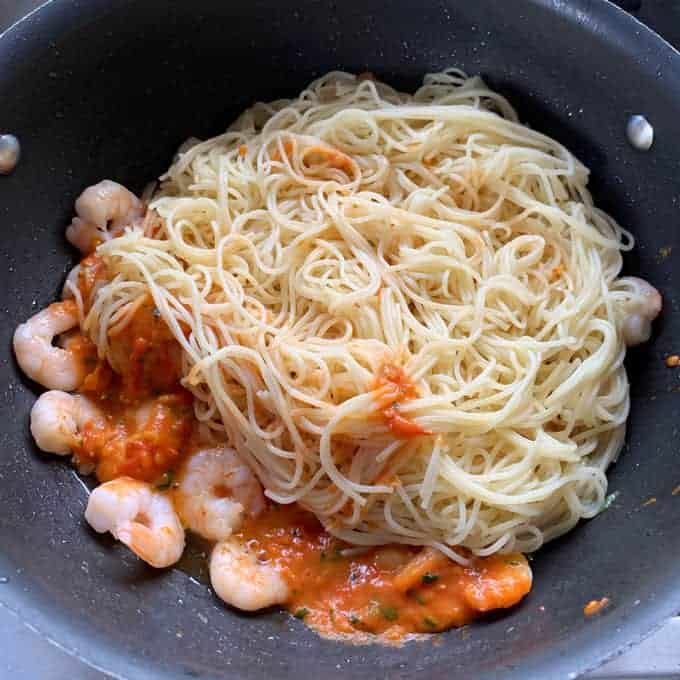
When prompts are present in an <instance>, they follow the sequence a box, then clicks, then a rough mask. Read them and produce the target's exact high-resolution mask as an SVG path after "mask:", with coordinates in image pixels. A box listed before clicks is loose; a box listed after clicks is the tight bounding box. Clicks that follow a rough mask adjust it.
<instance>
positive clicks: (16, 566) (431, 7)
mask: <svg viewBox="0 0 680 680" xmlns="http://www.w3.org/2000/svg"><path fill="white" fill-rule="evenodd" d="M448 66H457V67H460V68H462V69H464V70H466V71H467V72H468V73H470V74H478V73H479V74H481V75H482V76H483V77H484V78H485V79H487V81H488V82H489V84H490V85H491V86H492V87H494V88H496V89H498V90H499V91H500V92H502V93H503V94H504V95H506V96H507V97H508V98H509V99H510V100H511V102H512V103H513V104H514V105H515V106H516V107H517V108H518V110H519V113H520V116H521V118H522V120H523V121H524V122H526V123H528V124H530V125H531V126H533V127H534V128H536V129H538V130H540V131H542V132H545V133H547V134H549V135H551V136H553V137H555V138H556V139H558V140H559V141H560V142H562V143H563V144H565V145H566V146H567V147H568V148H570V149H571V150H572V151H573V152H574V153H575V154H576V155H577V156H578V157H579V158H580V159H581V160H582V161H584V162H585V163H586V164H587V165H588V166H589V167H590V168H591V169H592V180H591V188H592V190H593V193H594V195H595V198H596V201H597V202H598V204H599V205H600V206H601V207H602V208H603V209H605V210H606V211H608V212H609V213H611V214H612V215H613V216H614V217H615V218H616V219H617V220H618V221H619V222H620V223H621V224H622V225H624V226H625V227H626V228H628V229H630V230H631V231H632V232H633V234H634V235H635V238H636V240H637V243H638V245H637V248H636V249H635V250H634V251H633V252H632V254H631V255H630V256H629V257H628V258H627V260H626V264H625V270H624V271H625V273H626V274H631V275H639V276H643V277H644V278H646V279H648V280H649V281H650V282H651V283H652V284H653V285H654V286H656V287H657V288H658V289H659V290H661V292H662V293H663V295H664V301H665V304H664V311H663V315H662V318H661V319H660V320H659V321H658V322H657V324H656V327H655V335H654V337H653V339H652V340H651V342H649V343H647V344H646V345H644V346H642V347H641V348H639V349H635V350H633V351H631V352H629V354H628V358H627V365H628V371H629V376H630V379H631V383H632V393H631V398H632V411H631V416H630V421H629V429H628V435H627V443H626V446H625V448H624V450H623V452H622V455H621V457H620V459H619V461H618V462H617V463H616V465H615V466H614V467H613V468H612V469H611V472H610V490H612V491H617V492H618V496H617V498H616V500H615V501H614V503H613V504H612V505H611V506H610V507H609V509H608V510H607V511H606V512H604V513H602V514H601V515H599V516H598V517H596V518H595V519H594V520H592V521H589V522H587V523H584V524H582V525H581V526H580V527H578V528H577V529H576V530H574V531H573V532H572V533H570V534H569V535H568V536H566V537H564V538H563V539H560V540H557V541H554V542H552V543H550V544H549V545H547V546H546V547H545V548H544V549H542V550H541V551H540V552H539V553H538V554H537V555H535V557H534V560H533V563H532V568H533V571H534V575H535V585H534V589H533V591H532V592H531V594H530V595H529V596H528V597H527V598H526V599H525V600H524V601H523V602H522V604H521V605H520V606H518V607H516V608H514V609H513V610H511V611H508V612H506V613H503V614H502V615H496V616H494V617H492V618H488V619H485V620H481V621H479V622H477V623H475V624H474V625H471V626H467V627H465V628H464V629H462V630H452V631H450V632H448V633H445V634H443V635H440V636H436V637H434V638H433V639H432V640H430V641H425V642H412V643H408V644H406V645H404V646H403V647H386V646H380V645H374V646H361V647H357V646H347V645H344V644H341V643H338V642H330V641H327V640H324V639H322V638H320V637H318V636H317V635H316V634H314V633H313V632H312V631H311V630H309V629H308V628H306V627H305V626H304V624H302V623H301V622H299V621H297V620H295V619H293V618H291V617H290V616H289V614H287V613H286V612H282V611H271V612H269V613H268V614H265V615H261V616H256V617H252V616H245V615H239V614H237V613H236V612H234V611H232V610H230V609H227V608H226V607H224V606H223V605H222V604H221V603H220V602H219V601H218V600H217V599H216V598H215V597H214V595H213V594H212V592H211V591H210V589H209V588H208V587H207V586H205V585H204V584H202V583H200V582H197V581H196V580H192V579H191V578H190V577H189V576H188V575H187V574H186V573H184V572H182V571H181V570H168V571H163V572H155V571H152V570H151V569H149V568H146V567H144V566H143V565H142V564H141V562H140V561H138V560H137V559H136V558H134V556H133V555H131V554H129V553H128V552H127V551H126V550H125V549H124V548H122V547H120V546H118V545H116V544H115V543H114V542H113V541H112V540H108V539H106V538H101V537H98V536H96V535H95V534H94V533H93V532H92V531H91V530H90V529H89V528H88V527H87V526H86V524H85V523H84V520H83V510H84V505H85V501H86V491H85V489H84V488H83V485H82V484H81V482H80V481H79V480H78V479H77V477H76V476H75V474H74V472H73V471H72V469H71V468H70V467H69V466H68V465H67V464H64V463H61V462H58V461H56V460H54V459H52V458H50V457H48V456H43V455H42V454H40V453H39V452H38V451H37V449H36V448H35V446H34V444H33V443H32V441H31V438H30V436H29V432H28V413H29V410H30V407H31V405H32V403H33V401H34V399H35V395H36V394H37V392H38V387H37V386H36V385H34V384H30V383H29V382H28V381H27V380H25V379H24V378H23V377H22V376H21V375H20V372H19V370H18V367H17V365H16V364H15V362H14V359H13V357H12V355H11V351H10V346H11V336H12V333H13V331H14V328H15V327H16V326H17V324H19V323H20V322H22V321H24V320H25V319H26V318H27V317H28V316H29V315H30V314H31V313H32V312H34V311H37V310H38V309H41V308H43V307H44V306H46V305H47V304H48V303H49V302H50V301H52V300H54V299H56V297H57V295H58V291H59V290H60V286H61V284H62V282H63V278H64V275H65V273H66V272H67V271H68V270H69V269H70V268H71V267H72V266H73V264H74V262H75V256H76V253H75V252H74V251H72V250H71V249H70V248H69V247H68V244H67V243H66V240H65V238H64V229H65V226H66V224H68V221H69V219H70V217H71V214H72V210H73V203H74V200H75V197H76V196H77V195H78V194H79V193H80V191H82V189H83V188H84V187H86V186H87V185H89V184H92V183H94V182H97V181H99V180H100V179H102V178H104V177H110V178H112V179H115V180H117V181H119V182H121V183H123V184H125V185H127V186H130V187H131V188H133V189H136V190H141V189H142V187H143V186H144V185H145V184H146V182H147V181H148V180H150V179H153V178H155V177H157V176H158V175H159V173H160V172H162V171H163V170H164V168H165V167H167V165H168V163H169V160H170V159H171V157H172V155H173V152H174V150H175V149H176V147H177V146H178V145H179V143H181V142H182V141H183V140H185V139H186V138H187V137H189V136H192V135H194V136H198V137H206V136H208V135H211V134H216V133H217V132H219V131H221V130H223V129H224V128H225V127H226V126H227V124H228V123H229V122H230V121H231V120H232V119H233V118H234V117H235V116H236V115H237V114H238V113H239V112H240V111H241V110H242V109H244V108H245V107H246V106H248V105H249V104H251V103H252V102H253V101H254V100H256V99H260V100H271V99H276V98H279V97H282V96H291V95H293V96H294V95H295V94H296V93H297V92H299V91H300V89H301V88H302V87H303V86H304V85H305V84H307V83H308V81H310V80H311V79H312V78H313V77H315V76H318V75H321V74H323V73H325V72H327V71H329V70H332V69H338V68H341V69H344V70H348V71H353V72H361V71H366V70H370V71H372V72H374V73H376V74H377V75H378V76H379V77H380V78H381V79H382V80H385V81H387V82H389V83H391V84H393V85H395V86H397V87H400V88H403V89H407V90H408V89H414V88H415V87H416V86H417V84H418V83H419V82H420V80H421V78H422V76H423V74H424V73H426V72H429V71H434V70H438V69H442V68H445V67H448ZM633 114H643V115H644V116H646V118H647V119H648V120H649V121H650V122H651V124H652V125H653V127H654V132H655V142H654V145H653V147H652V148H651V150H649V151H647V152H641V151H639V150H636V149H634V148H633V147H632V146H631V145H630V144H629V143H628V141H627V139H626V136H625V128H626V123H627V121H628V119H629V117H630V116H631V115H633ZM679 126H680V55H678V53H676V52H675V51H674V50H673V49H672V48H671V47H670V46H669V45H668V44H666V43H665V42H663V41H662V40H661V39H660V38H659V37H658V36H656V35H655V34H653V33H652V32H651V31H650V30H648V29H646V28H645V27H644V26H642V25H641V24H639V23H637V22H636V21H635V20H634V19H633V18H631V17H630V16H629V15H627V14H625V13H624V12H623V11H621V10H620V9H618V8H616V7H615V6H614V5H611V4H609V3H608V2H605V1H604V0H569V1H564V0H512V1H510V0H475V1H474V2H469V1H468V0H361V1H359V0H343V2H334V1H332V0H295V2H288V1H287V0H276V1H274V0H250V1H249V2H239V1H238V0H191V1H190V2H187V1H186V0H181V1H180V0H143V1H140V0H87V2H84V1H80V0H52V1H51V2H48V3H46V4H45V5H44V6H42V8H40V9H39V10H38V11H36V12H34V13H33V14H31V15H30V16H28V17H27V18H26V19H24V20H23V21H21V22H19V23H18V24H16V25H15V26H14V27H13V28H12V29H10V30H9V31H7V32H6V33H4V34H3V35H2V36H1V37H0V133H2V132H7V133H12V134H14V135H16V136H17V137H18V138H19V140H20V141H21V145H22V155H21V159H20V162H19V164H18V166H17V168H16V170H15V171H14V172H13V173H12V174H10V175H8V176H2V177H0V228H1V234H2V238H1V239H0V253H1V255H2V262H3V266H2V273H1V274H0V276H1V277H2V278H1V282H2V285H1V286H0V301H1V305H0V307H1V309H2V320H3V322H2V325H1V333H2V347H3V352H2V353H0V385H2V390H1V393H2V399H1V400H0V409H1V422H2V427H0V576H3V581H4V575H7V576H9V581H8V582H6V583H5V582H3V583H2V584H1V585H0V606H2V607H3V608H8V609H10V610H12V611H14V612H15V613H16V614H17V616H19V617H21V618H22V619H23V620H25V621H26V622H27V623H29V624H30V625H31V626H34V627H35V628H37V629H38V630H40V631H42V632H43V633H44V634H45V635H47V636H48V637H49V638H51V639H53V640H54V641H56V642H58V643H59V644H60V645H63V646H64V647H65V648H66V649H68V650H70V651H72V652H74V653H76V654H78V655H80V656H82V657H84V658H85V659H87V660H88V661H89V662H91V663H93V664H95V665H97V666H98V667H100V668H103V669H105V670H107V671H109V672H111V673H113V674H115V675H116V676H120V677H124V678H130V679H135V680H137V679H141V678H145V679H146V678H161V679H168V680H169V679H170V678H172V679H179V678H206V679H207V678H234V679H239V680H260V679H263V680H264V679H265V678H267V679H269V678H277V679H281V680H286V679H289V678H290V679H293V678H301V677H303V678H324V679H325V680H332V679H335V678H352V679H353V680H361V679H366V680H368V679H371V680H372V679H373V678H379V677H380V678H382V677H385V678H387V677H389V678H391V679H392V680H395V679H397V678H412V677H419V676H422V677H424V678H428V679H431V680H438V679H439V678H441V679H442V680H443V679H444V678H446V680H452V678H472V677H474V678H476V679H477V680H486V679H491V678H493V679H495V680H503V679H505V678H521V679H522V680H531V679H536V680H544V679H545V678H571V677H575V675H576V674H578V673H580V672H582V671H584V670H585V669H588V668H592V667H594V666H596V665H597V664H598V663H600V662H601V661H602V660H603V659H604V658H606V657H608V656H611V655H612V654H614V653H616V652H617V651H619V650H622V649H623V648H625V647H626V646H628V645H630V644H632V643H634V642H635V641H637V640H639V639H640V638H641V637H642V636H644V635H645V634H646V633H648V632H649V631H650V630H652V629H653V628H654V627H655V626H657V625H659V624H661V623H662V622H663V621H664V620H665V619H666V618H668V617H669V616H671V615H672V614H674V613H676V612H677V611H680V571H679V570H678V566H677V565H678V564H679V563H680V531H679V530H678V525H679V524H680V496H678V495H676V496H674V495H673V494H672V492H673V490H674V488H676V487H677V486H678V484H680V447H679V444H680V424H679V416H678V414H679V413H680V389H679V386H680V382H679V381H678V377H677V374H676V373H675V372H673V371H672V370H669V369H668V368H667V367H666V366H665V364H664V361H663V358H664V357H665V356H666V355H667V354H672V353H675V352H677V353H680V313H679V312H678V309H677V302H676V291H678V290H680V228H679V223H680V219H679V218H680V207H679V200H680V179H679V169H680V145H679V144H678V129H679ZM651 498H654V499H656V502H654V503H647V504H645V501H647V500H648V499H651ZM603 596H607V597H608V598H609V599H610V600H611V604H610V606H609V607H608V608H607V609H606V610H605V611H604V612H602V614H601V615H599V616H597V617H592V618H586V617H584V615H583V606H584V604H585V603H586V602H588V601H589V600H591V599H594V598H600V597H603ZM0 635H1V633H0Z"/></svg>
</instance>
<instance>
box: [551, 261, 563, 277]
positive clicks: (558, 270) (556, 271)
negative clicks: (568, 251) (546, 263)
mask: <svg viewBox="0 0 680 680" xmlns="http://www.w3.org/2000/svg"><path fill="white" fill-rule="evenodd" d="M563 273H564V267H563V266H562V265H561V264H560V265H557V267H553V268H552V269H551V270H550V280H551V281H557V279H559V278H560V276H562V274H563Z"/></svg>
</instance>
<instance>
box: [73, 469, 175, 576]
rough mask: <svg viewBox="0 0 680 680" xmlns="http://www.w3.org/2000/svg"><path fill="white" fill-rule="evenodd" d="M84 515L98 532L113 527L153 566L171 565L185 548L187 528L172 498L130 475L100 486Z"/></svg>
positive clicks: (128, 544)
mask: <svg viewBox="0 0 680 680" xmlns="http://www.w3.org/2000/svg"><path fill="white" fill-rule="evenodd" d="M85 519H86V520H87V522H88V523H89V524H90V526H91V527H92V528H93V529H94V530H95V531H98V532H99V533H104V532H106V531H110V532H111V534H113V536H114V538H116V539H117V540H119V541H120V542H121V543H123V544H125V545H126V546H127V547H128V548H130V550H132V552H134V553H135V554H136V555H137V556H138V557H141V558H142V559H143V560H144V561H145V562H146V563H148V564H150V565H151V566H152V567H157V568H163V567H169V566H170V565H172V564H174V563H175V562H177V560H179V558H180V557H181V556H182V552H183V551H184V529H183V528H182V525H181V523H180V521H179V518H178V517H177V514H176V513H175V510H174V508H173V506H172V502H171V501H170V499H169V498H168V497H167V496H166V495H165V494H163V493H162V492H160V491H157V490H155V489H154V488H153V487H152V486H151V485H150V484H147V483H146V482H140V481H138V480H136V479H132V478H131V477H119V478H118V479H114V480H112V481H110V482H106V483H105V484H102V485H101V486H98V487H97V488H96V489H95V490H94V491H93V492H92V493H91V494H90V499H89V501H88V503H87V508H86V510H85Z"/></svg>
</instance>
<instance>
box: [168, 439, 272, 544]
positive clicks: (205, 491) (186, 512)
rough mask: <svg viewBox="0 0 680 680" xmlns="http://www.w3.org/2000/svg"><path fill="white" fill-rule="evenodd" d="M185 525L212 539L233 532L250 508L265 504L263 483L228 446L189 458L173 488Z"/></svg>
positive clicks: (251, 511)
mask: <svg viewBox="0 0 680 680" xmlns="http://www.w3.org/2000/svg"><path fill="white" fill-rule="evenodd" d="M174 500H175V507H176V508H177V510H178V513H179V516H180V517H181V519H182V521H183V522H184V525H185V526H186V527H188V528H189V529H191V530H192V531H195V532H196V533H197V534H200V535H201V536H203V537H204V538H207V539H209V540H212V541H221V540H223V539H225V538H227V537H228V536H230V535H231V533H232V531H234V530H235V529H237V528H238V527H239V526H240V525H241V522H242V521H243V514H244V512H247V513H248V514H249V515H251V516H253V517H254V516H256V515H258V514H259V513H260V512H262V510H263V509H264V507H265V500H264V494H263V493H262V487H261V486H260V483H259V481H258V480H257V479H256V477H255V475H253V473H252V472H251V471H250V468H249V467H248V466H247V465H245V464H244V463H243V461H242V460H241V459H240V458H239V456H238V454H237V453H236V451H234V450H233V449H229V448H227V447H226V446H218V447H216V448H211V449H204V450H203V451H198V452H197V453H195V454H194V455H193V456H191V458H189V460H188V461H187V462H186V464H185V466H184V469H183V471H182V474H181V476H180V478H179V483H178V486H177V488H176V489H175V492H174Z"/></svg>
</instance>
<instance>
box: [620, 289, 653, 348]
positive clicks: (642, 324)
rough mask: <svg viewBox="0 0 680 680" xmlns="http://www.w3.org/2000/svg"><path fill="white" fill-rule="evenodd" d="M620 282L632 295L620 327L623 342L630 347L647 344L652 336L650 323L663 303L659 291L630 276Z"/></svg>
mask: <svg viewBox="0 0 680 680" xmlns="http://www.w3.org/2000/svg"><path fill="white" fill-rule="evenodd" d="M621 281H622V282H624V283H626V284H628V288H629V289H630V292H631V294H632V295H633V299H632V301H631V302H630V303H629V304H628V306H627V308H626V316H625V318H624V320H623V324H622V326H621V331H622V333H623V340H624V342H625V343H626V345H628V347H632V346H634V345H640V344H642V343H643V342H647V340H649V338H650V337H651V336H652V321H654V319H656V317H657V316H659V313H660V312H661V307H662V304H663V301H662V299H661V294H660V293H659V291H658V290H657V289H656V288H654V286H652V285H651V284H650V283H648V282H647V281H645V280H644V279H639V278H637V277H635V276H630V277H627V278H625V279H621Z"/></svg>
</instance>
